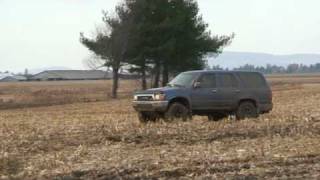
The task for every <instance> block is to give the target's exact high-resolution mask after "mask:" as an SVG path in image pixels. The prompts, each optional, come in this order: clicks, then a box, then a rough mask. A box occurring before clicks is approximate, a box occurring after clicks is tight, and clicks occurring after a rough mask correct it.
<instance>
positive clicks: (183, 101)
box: [168, 97, 191, 110]
mask: <svg viewBox="0 0 320 180" xmlns="http://www.w3.org/2000/svg"><path fill="white" fill-rule="evenodd" d="M173 103H181V104H183V105H184V106H186V107H187V108H188V109H189V110H191V104H190V101H189V100H188V98H185V97H174V98H172V99H171V100H170V101H169V105H168V108H169V107H170V105H171V104H173Z"/></svg>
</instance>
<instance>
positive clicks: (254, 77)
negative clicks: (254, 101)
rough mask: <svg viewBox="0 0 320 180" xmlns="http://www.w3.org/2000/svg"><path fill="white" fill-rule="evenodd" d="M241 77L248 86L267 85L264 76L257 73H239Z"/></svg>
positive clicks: (259, 86) (258, 86)
mask: <svg viewBox="0 0 320 180" xmlns="http://www.w3.org/2000/svg"><path fill="white" fill-rule="evenodd" d="M239 77H240V79H241V80H242V81H243V82H244V83H245V85H246V87H248V88H261V87H266V86H267V85H266V81H265V80H264V78H263V77H262V76H261V75H259V74H256V73H239Z"/></svg>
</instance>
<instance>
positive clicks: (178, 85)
mask: <svg viewBox="0 0 320 180" xmlns="http://www.w3.org/2000/svg"><path fill="white" fill-rule="evenodd" d="M173 86H175V87H182V88H184V87H186V86H184V85H181V84H173Z"/></svg>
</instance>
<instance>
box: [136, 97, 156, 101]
mask: <svg viewBox="0 0 320 180" xmlns="http://www.w3.org/2000/svg"><path fill="white" fill-rule="evenodd" d="M138 101H153V97H152V96H138Z"/></svg>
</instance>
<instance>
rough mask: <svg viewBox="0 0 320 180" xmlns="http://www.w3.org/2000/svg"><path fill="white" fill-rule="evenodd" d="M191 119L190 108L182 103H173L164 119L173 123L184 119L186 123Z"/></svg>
mask: <svg viewBox="0 0 320 180" xmlns="http://www.w3.org/2000/svg"><path fill="white" fill-rule="evenodd" d="M189 117H190V115H189V110H188V108H187V107H186V106H185V105H183V104H181V103H172V104H171V105H170V106H169V109H168V111H167V112H166V113H165V117H164V119H165V120H166V121H172V120H174V119H182V120H183V121H186V120H187V119H188V118H189Z"/></svg>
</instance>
